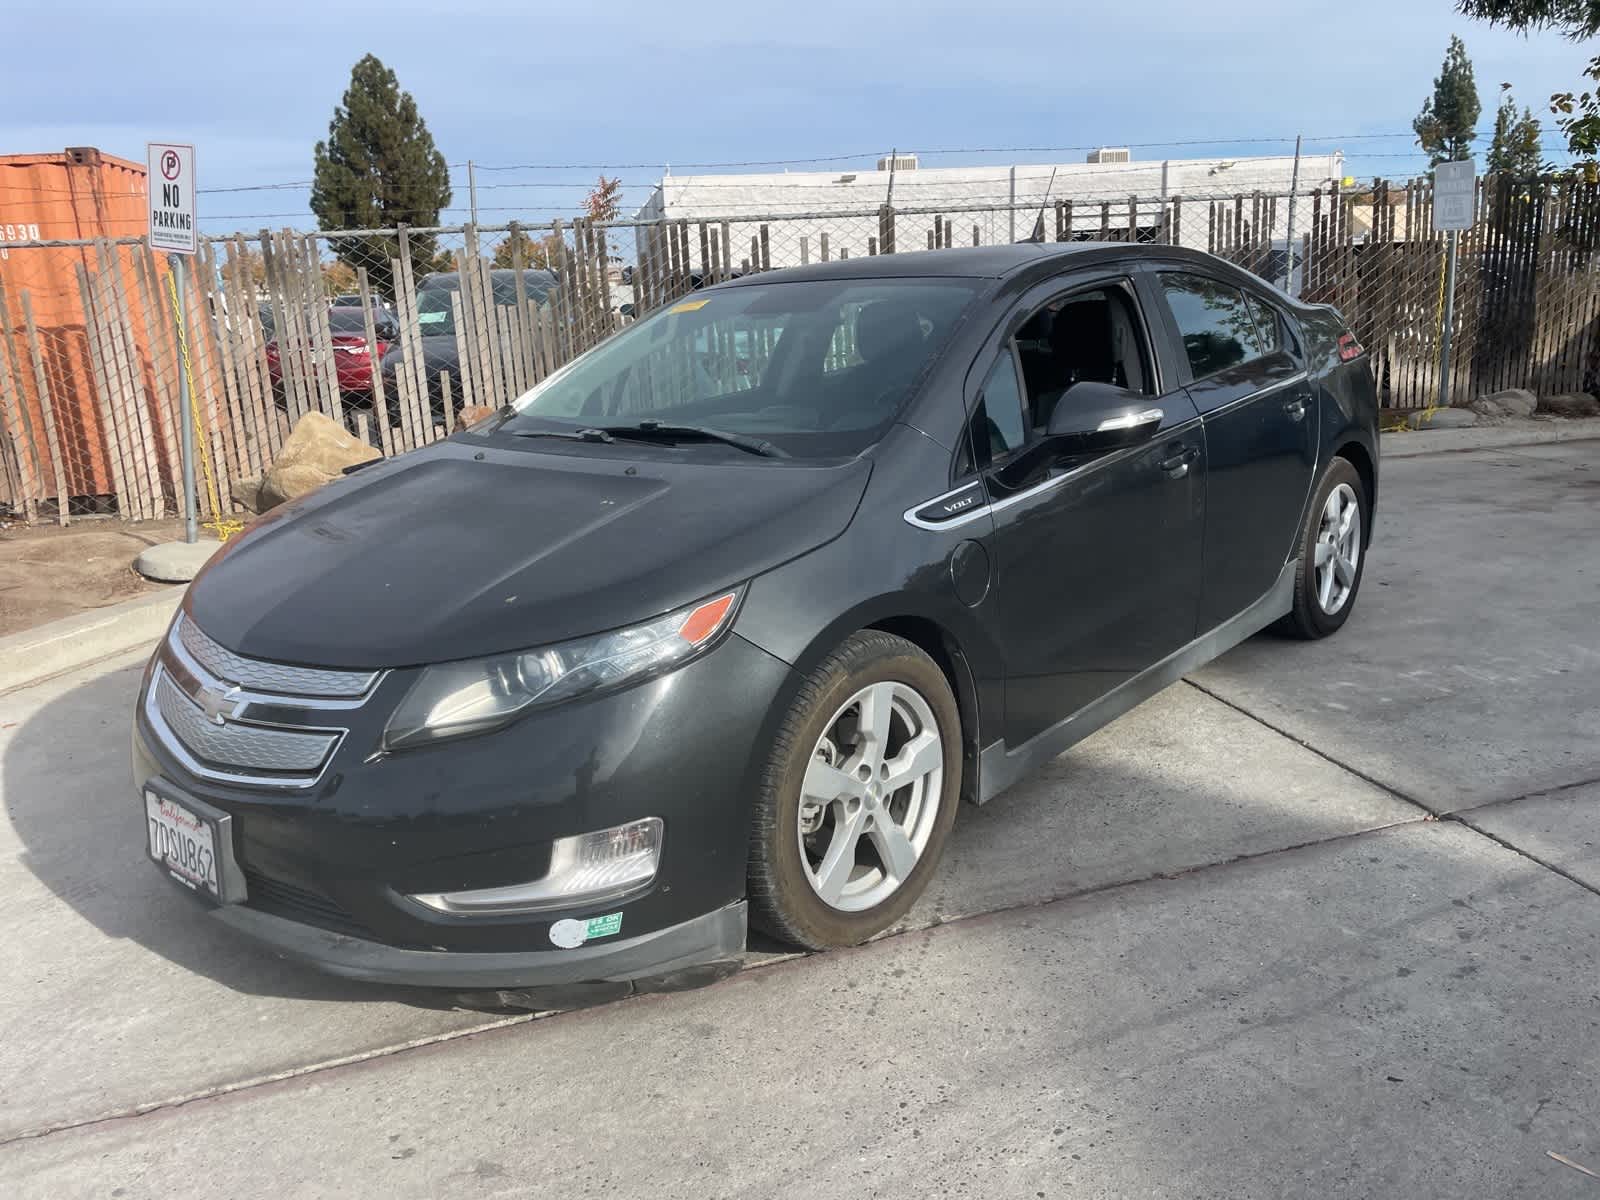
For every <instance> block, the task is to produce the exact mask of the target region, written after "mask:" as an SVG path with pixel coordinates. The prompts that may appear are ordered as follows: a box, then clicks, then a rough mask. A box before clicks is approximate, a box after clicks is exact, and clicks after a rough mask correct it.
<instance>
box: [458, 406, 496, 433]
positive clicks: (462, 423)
mask: <svg viewBox="0 0 1600 1200" xmlns="http://www.w3.org/2000/svg"><path fill="white" fill-rule="evenodd" d="M499 411H500V410H499V409H497V408H495V407H494V406H493V405H489V404H469V405H464V406H463V407H462V409H461V411H460V412H458V413H457V414H456V428H457V429H465V428H466V427H467V426H468V425H476V424H477V423H478V422H479V421H487V420H488V419H489V418H490V417H492V416H494V414H495V413H497V412H499Z"/></svg>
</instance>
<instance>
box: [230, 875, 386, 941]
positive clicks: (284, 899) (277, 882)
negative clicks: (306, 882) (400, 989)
mask: <svg viewBox="0 0 1600 1200" xmlns="http://www.w3.org/2000/svg"><path fill="white" fill-rule="evenodd" d="M244 882H245V888H246V889H247V891H248V898H247V899H246V900H245V907H246V908H253V909H256V910H257V911H259V912H264V913H267V914H268V915H270V916H274V917H283V918H284V919H285V920H288V921H298V922H299V923H300V924H302V925H314V926H315V927H316V928H318V929H326V930H328V931H329V932H331V933H342V934H344V935H345V936H346V937H353V938H361V939H363V940H365V941H369V942H370V941H375V940H377V935H376V934H374V933H373V932H372V930H370V929H368V928H367V927H366V926H365V925H363V924H362V923H361V922H360V921H358V920H356V918H355V917H353V916H351V915H350V914H349V913H348V912H346V911H345V910H344V908H343V907H341V906H340V905H339V903H338V902H337V901H336V900H333V899H331V898H330V897H328V896H324V895H322V893H320V892H314V891H311V890H310V889H308V888H303V887H297V886H295V885H294V884H292V883H285V882H284V881H283V880H281V879H274V878H272V877H271V876H270V875H263V874H261V872H259V871H256V870H253V869H251V868H250V867H246V868H245V869H244Z"/></svg>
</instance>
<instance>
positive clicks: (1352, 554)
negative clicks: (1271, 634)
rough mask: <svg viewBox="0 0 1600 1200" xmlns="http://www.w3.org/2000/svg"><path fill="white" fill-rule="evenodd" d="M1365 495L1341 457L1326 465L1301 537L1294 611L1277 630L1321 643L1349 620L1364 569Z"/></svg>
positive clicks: (1364, 489)
mask: <svg viewBox="0 0 1600 1200" xmlns="http://www.w3.org/2000/svg"><path fill="white" fill-rule="evenodd" d="M1367 520H1368V518H1367V495H1366V488H1365V487H1364V486H1363V485H1362V482H1361V476H1360V474H1358V473H1357V471H1356V469H1355V467H1353V466H1352V465H1351V464H1350V462H1349V461H1348V460H1346V459H1343V458H1336V459H1334V460H1333V461H1332V462H1331V463H1329V464H1328V469H1327V470H1326V471H1325V472H1324V473H1323V476H1322V482H1321V484H1320V485H1319V486H1318V488H1317V494H1316V496H1315V498H1314V499H1313V501H1312V504H1311V510H1310V512H1308V513H1307V515H1306V524H1305V528H1304V529H1303V530H1302V531H1301V534H1300V559H1299V562H1298V563H1297V564H1296V567H1295V581H1294V609H1293V610H1292V611H1291V612H1290V613H1289V615H1288V616H1286V617H1284V618H1283V620H1282V621H1281V622H1280V623H1279V628H1280V629H1281V630H1282V631H1283V632H1285V633H1289V634H1291V635H1293V636H1296V637H1302V638H1324V637H1327V636H1328V635H1329V634H1331V633H1336V632H1338V630H1339V628H1340V627H1341V626H1343V625H1344V623H1345V621H1347V620H1348V619H1349V617H1350V611H1351V609H1353V608H1354V607H1355V604H1356V593H1357V592H1358V591H1359V590H1360V588H1361V574H1362V571H1363V570H1364V569H1365V567H1366V554H1365V546H1364V545H1363V539H1364V538H1365V536H1366V532H1367Z"/></svg>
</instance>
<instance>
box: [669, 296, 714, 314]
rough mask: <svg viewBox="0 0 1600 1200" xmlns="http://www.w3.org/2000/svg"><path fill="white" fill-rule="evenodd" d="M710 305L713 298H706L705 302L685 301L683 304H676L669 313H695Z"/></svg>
mask: <svg viewBox="0 0 1600 1200" xmlns="http://www.w3.org/2000/svg"><path fill="white" fill-rule="evenodd" d="M710 303H711V298H710V297H709V296H708V297H706V298H705V299H704V300H685V301H684V302H683V303H682V304H674V305H673V306H672V307H671V308H669V309H667V311H668V312H669V313H675V312H694V311H695V310H697V309H701V308H704V307H705V306H706V305H708V304H710Z"/></svg>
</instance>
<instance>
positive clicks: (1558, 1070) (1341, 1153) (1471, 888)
mask: <svg viewBox="0 0 1600 1200" xmlns="http://www.w3.org/2000/svg"><path fill="white" fill-rule="evenodd" d="M1417 436H1418V437H1419V438H1425V437H1433V436H1436V435H1417ZM1597 502H1600V442H1578V443H1567V444H1562V445H1547V446H1525V447H1517V448H1513V449H1505V450H1476V451H1470V452H1461V453H1443V454H1425V455H1421V456H1418V457H1407V458H1401V457H1394V458H1391V459H1390V460H1389V461H1387V462H1386V464H1385V467H1384V481H1383V492H1382V495H1381V501H1380V504H1381V507H1380V514H1379V520H1378V543H1377V546H1376V547H1375V549H1374V552H1373V556H1372V558H1371V560H1370V563H1369V567H1368V572H1367V577H1366V582H1365V588H1364V592H1363V596H1362V600H1361V606H1360V608H1359V609H1358V611H1357V613H1356V615H1355V616H1354V617H1353V618H1352V620H1351V622H1350V623H1349V625H1348V626H1347V627H1346V629H1345V630H1344V631H1343V632H1342V633H1341V634H1340V635H1339V636H1338V637H1337V638H1335V639H1332V640H1331V641H1327V642H1323V643H1319V644H1315V645H1303V644H1296V643H1287V642H1282V641H1278V640H1275V639H1271V638H1258V639H1256V640H1254V641H1252V642H1249V643H1247V644H1246V645H1244V646H1242V647H1240V648H1239V649H1237V650H1236V651H1234V652H1233V653H1231V654H1229V655H1228V656H1226V657H1225V658H1224V659H1222V660H1220V661H1219V662H1217V663H1215V664H1213V665H1211V666H1210V667H1208V668H1206V669H1205V670H1203V671H1201V672H1200V673H1198V674H1197V675H1196V676H1195V677H1194V678H1193V679H1192V680H1191V681H1188V682H1185V683H1181V684H1178V685H1176V686H1174V687H1173V688H1170V689H1168V690H1167V691H1166V692H1164V693H1163V694H1162V695H1160V696H1158V697H1157V698H1155V699H1154V700H1152V701H1150V702H1149V703H1147V704H1145V705H1144V706H1142V707H1141V708H1139V709H1137V710H1135V711H1134V712H1133V713H1131V714H1129V715H1128V716H1127V717H1125V718H1123V719H1122V720H1120V721H1118V722H1116V723H1114V724H1113V725H1112V726H1110V727H1108V728H1107V729H1105V730H1103V731H1102V732H1100V733H1099V734H1097V735H1096V736H1095V737H1093V738H1092V739H1090V740H1089V741H1088V742H1086V743H1085V744H1084V745H1082V746H1080V747H1079V748H1077V749H1076V750H1074V751H1073V752H1072V753H1070V754H1068V755H1066V756H1064V757H1063V758H1061V759H1058V760H1057V761H1056V762H1054V763H1052V764H1051V765H1050V766H1049V767H1047V768H1046V769H1044V770H1043V771H1041V772H1039V773H1038V774H1037V775H1035V776H1034V777H1032V778H1031V779H1029V780H1027V781H1026V782H1024V783H1023V784H1021V785H1019V786H1018V787H1016V788H1015V789H1013V790H1012V791H1011V792H1009V793H1007V794H1005V795H1004V796H1002V797H1001V798H999V799H998V800H996V801H994V802H993V803H991V804H989V805H987V806H985V807H984V808H982V809H976V810H974V809H966V810H964V811H963V812H962V814H961V815H960V817H959V819H958V822H957V826H956V831H955V835H954V838H953V841H952V844H951V848H950V852H949V857H948V860H947V862H946V864H945V866H944V868H943V870H942V872H941V874H940V877H939V878H938V879H937V880H936V882H935V883H934V885H933V887H932V888H931V890H930V892H929V893H928V895H927V896H926V897H925V898H924V900H923V902H922V903H921V904H920V905H919V906H918V908H917V909H916V910H915V911H914V912H913V914H912V916H911V918H910V919H909V920H908V922H907V924H906V927H905V928H904V929H903V930H901V931H899V932H897V933H895V934H893V935H891V936H888V937H885V938H884V939H882V940H880V941H878V942H875V943H873V944H871V945H869V946H866V947H862V948H859V949H857V950H854V951H850V952H846V953H838V954H831V955H825V956H812V957H784V956H781V955H770V954H758V955H755V956H753V961H752V965H751V967H750V969H747V970H746V971H745V972H743V973H741V974H740V975H738V976H736V977H734V978H733V979H731V980H728V981H726V982H724V983H722V984H719V985H717V986H715V987H711V988H708V989H704V990H702V991H698V992H692V993H684V994H679V995H662V996H647V997H639V998H636V999H632V1000H628V1001H625V1002H622V1003H619V1004H614V1005H610V1006H606V1007H602V1008H596V1009H591V1010H587V1011H584V1012H578V1013H570V1014H563V1015H559V1016H553V1017H545V1018H540V1019H532V1018H528V1017H521V1016H513V1017H507V1016H500V1015H494V1014H485V1013H483V1012H481V1011H471V1010H463V1009H461V1008H458V1007H455V1006H454V1005H453V1004H452V1002H451V1000H450V998H449V997H445V996H435V995H431V994H419V993H411V992H407V991H402V990H384V989H375V988H370V987H364V986H358V985H354V984H346V983H341V982H338V981H333V980H328V979H325V978H323V977H321V976H317V975H314V974H311V973H308V972H306V971H304V970H302V969H300V968H298V967H295V966H293V965H291V964H287V963H283V962H281V961H279V960H276V959H274V958H272V957H270V956H268V955H265V954H263V953H261V952H258V951H256V950H254V949H253V948H251V947H248V946H245V945H242V944H239V943H237V942H234V941H233V940H231V939H230V938H228V937H227V936H225V935H224V933H223V931H221V930H219V929H214V928H213V927H212V923H211V922H210V921H209V920H207V919H206V918H205V916H204V914H203V913H202V912H200V911H198V910H197V908H196V907H195V905H194V904H193V903H192V902H191V901H190V900H189V899H188V898H187V897H185V896H183V895H181V894H179V893H178V892H177V891H176V890H175V889H173V888H172V887H171V886H170V885H168V884H167V883H166V882H165V881H164V880H163V879H162V878H161V877H160V876H159V875H158V874H157V873H156V872H155V871H154V870H153V869H152V868H150V867H149V866H148V865H147V864H145V863H144V862H143V861H142V859H141V857H140V853H139V846H140V836H141V826H140V814H139V810H138V806H137V804H136V803H135V802H134V800H133V798H132V797H131V796H130V793H129V791H128V783H127V769H126V757H127V719H128V711H129V708H130V705H131V702H132V697H133V693H134V690H135V688H136V685H137V666H136V664H135V663H134V662H133V660H132V659H124V660H122V661H120V662H117V661H114V662H111V663H108V664H104V665H102V666H100V667H96V668H91V669H88V670H86V671H82V672H79V673H77V674H75V675H71V676H66V677H62V678H60V679H57V680H54V681H51V682H49V683H46V684H42V685H39V686H36V687H33V688H30V689H27V690H24V691H20V692H14V693H11V694H9V695H4V696H0V799H3V801H4V805H5V811H6V816H7V818H8V819H7V820H6V821H5V822H0V896H3V897H4V898H5V900H6V904H5V905H4V907H3V908H0V978H4V979H5V980H6V986H5V987H4V988H3V989H0V1029H3V1030H4V1032H5V1036H4V1037H3V1038H0V1081H3V1082H4V1085H5V1086H4V1087H0V1191H4V1192H5V1193H6V1194H9V1195H29V1196H31V1195H38V1196H52V1197H55V1196H75V1195H98V1196H108V1195H116V1196H126V1197H139V1196H157V1195H167V1194H171V1193H174V1192H184V1193H190V1192H194V1191H199V1190H205V1191H208V1192H210V1193H212V1194H217V1195H223V1196H230V1197H233V1196H241V1197H242V1196H256V1195H259V1196H273V1197H283V1196H324V1195H341V1196H343V1195H384V1196H413V1195H414V1196H455V1195H461V1196H481V1195H493V1196H499V1195H504V1196H545V1195H549V1196H561V1197H567V1196H581V1195H585V1194H594V1195H642V1196H663V1197H665V1196H685V1197H704V1196H723V1195H739V1196H761V1197H765V1196H774V1195H782V1196H786V1197H787V1196H812V1195H815V1196H830V1197H837V1196H858V1195H860V1196H871V1195H885V1196H888V1195H894V1196H908V1195H918V1196H920V1195H940V1194H968V1195H975V1196H1013V1195H1016V1196H1051V1197H1053V1196H1130V1195H1141V1196H1142V1195H1151V1196H1212V1195H1216V1196H1228V1197H1245V1196H1262V1197H1279V1196H1302V1195H1303V1196H1319V1197H1321V1196H1333V1195H1340V1196H1343V1195H1350V1196H1366V1195H1374V1194H1382V1195H1394V1196H1408V1197H1431V1196H1439V1197H1445V1196H1451V1197H1454V1196H1462V1195H1485V1196H1490V1195H1492V1196H1522V1195H1526V1196H1541V1197H1543V1196H1566V1195H1572V1196H1600V1177H1592V1176H1590V1175H1587V1174H1585V1173H1583V1171H1582V1170H1580V1168H1581V1167H1588V1168H1590V1169H1592V1170H1594V1171H1597V1172H1600V1089H1597V1088H1596V1087H1595V1083H1594V1080H1595V1073H1596V1067H1597V1065H1600V1051H1597V1049H1596V1047H1600V894H1597V892H1600V807H1597V805H1596V800H1597V797H1600V782H1596V781H1600V740H1597V739H1596V737H1595V736H1594V731H1595V730H1596V729H1597V728H1600V721H1597V717H1600V712H1597V709H1600V684H1597V683H1596V682H1595V670H1594V666H1595V660H1596V658H1597V657H1600V633H1597V632H1596V631H1597V630H1600V621H1597V618H1600V600H1597V599H1596V597H1595V592H1594V587H1593V583H1594V581H1595V580H1596V579H1597V578H1600V546H1597V545H1596V543H1595V540H1594V539H1593V537H1592V536H1591V534H1590V528H1591V525H1592V522H1593V513H1594V511H1595V505H1596V503H1597ZM1556 1155H1559V1156H1560V1157H1559V1158H1557V1157H1553V1156H1556ZM1572 1164H1576V1165H1572Z"/></svg>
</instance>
